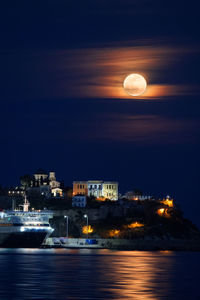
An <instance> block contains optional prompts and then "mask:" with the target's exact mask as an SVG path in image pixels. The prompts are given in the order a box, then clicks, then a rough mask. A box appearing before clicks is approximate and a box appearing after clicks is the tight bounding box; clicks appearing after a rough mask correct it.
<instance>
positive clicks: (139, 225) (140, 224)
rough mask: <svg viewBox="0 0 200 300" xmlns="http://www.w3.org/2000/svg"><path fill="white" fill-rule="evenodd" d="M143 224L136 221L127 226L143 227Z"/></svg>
mask: <svg viewBox="0 0 200 300" xmlns="http://www.w3.org/2000/svg"><path fill="white" fill-rule="evenodd" d="M143 226H144V224H142V223H139V222H134V223H131V224H129V225H127V228H138V227H143Z"/></svg>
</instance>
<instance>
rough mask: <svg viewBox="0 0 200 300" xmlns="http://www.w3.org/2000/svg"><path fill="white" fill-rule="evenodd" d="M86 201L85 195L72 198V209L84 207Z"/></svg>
mask: <svg viewBox="0 0 200 300" xmlns="http://www.w3.org/2000/svg"><path fill="white" fill-rule="evenodd" d="M86 204H87V199H86V196H85V195H77V196H73V197H72V207H85V206H86Z"/></svg>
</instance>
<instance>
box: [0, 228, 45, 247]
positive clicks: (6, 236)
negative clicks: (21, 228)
mask: <svg viewBox="0 0 200 300" xmlns="http://www.w3.org/2000/svg"><path fill="white" fill-rule="evenodd" d="M47 235H48V234H47V232H45V231H43V232H13V233H2V232H1V233H0V247H1V248H39V247H40V246H41V245H42V243H43V241H44V239H45V238H46V236H47Z"/></svg>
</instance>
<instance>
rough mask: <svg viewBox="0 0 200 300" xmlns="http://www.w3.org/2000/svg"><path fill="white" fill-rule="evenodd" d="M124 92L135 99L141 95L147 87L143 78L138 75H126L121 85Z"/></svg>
mask: <svg viewBox="0 0 200 300" xmlns="http://www.w3.org/2000/svg"><path fill="white" fill-rule="evenodd" d="M123 87H124V90H125V92H126V93H127V94H129V95H130V96H133V97H136V96H140V95H142V94H143V93H144V92H145V90H146V87H147V82H146V80H145V78H144V77H143V76H142V75H140V74H130V75H128V76H127V77H126V78H125V80H124V83H123Z"/></svg>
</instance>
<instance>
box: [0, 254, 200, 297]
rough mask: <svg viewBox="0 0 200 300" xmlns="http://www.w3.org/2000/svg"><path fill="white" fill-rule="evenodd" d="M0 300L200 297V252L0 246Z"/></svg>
mask: <svg viewBox="0 0 200 300" xmlns="http://www.w3.org/2000/svg"><path fill="white" fill-rule="evenodd" d="M0 271H1V272H0V300H7V299H9V300H10V299H16V300H18V299H20V300H23V299H26V300H27V299H38V300H39V299H47V300H49V299H56V300H59V299H61V300H62V299H81V300H84V299H93V300H94V299H136V300H137V299H141V300H147V299H148V300H149V299H154V300H156V299H187V300H190V299H191V300H193V299H200V277H199V273H200V253H192V252H168V251H164V252H139V251H133V252H130V251H109V250H68V249H59V250H56V249H51V250H34V249H30V250H27V249H20V250H9V249H2V250H0Z"/></svg>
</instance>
